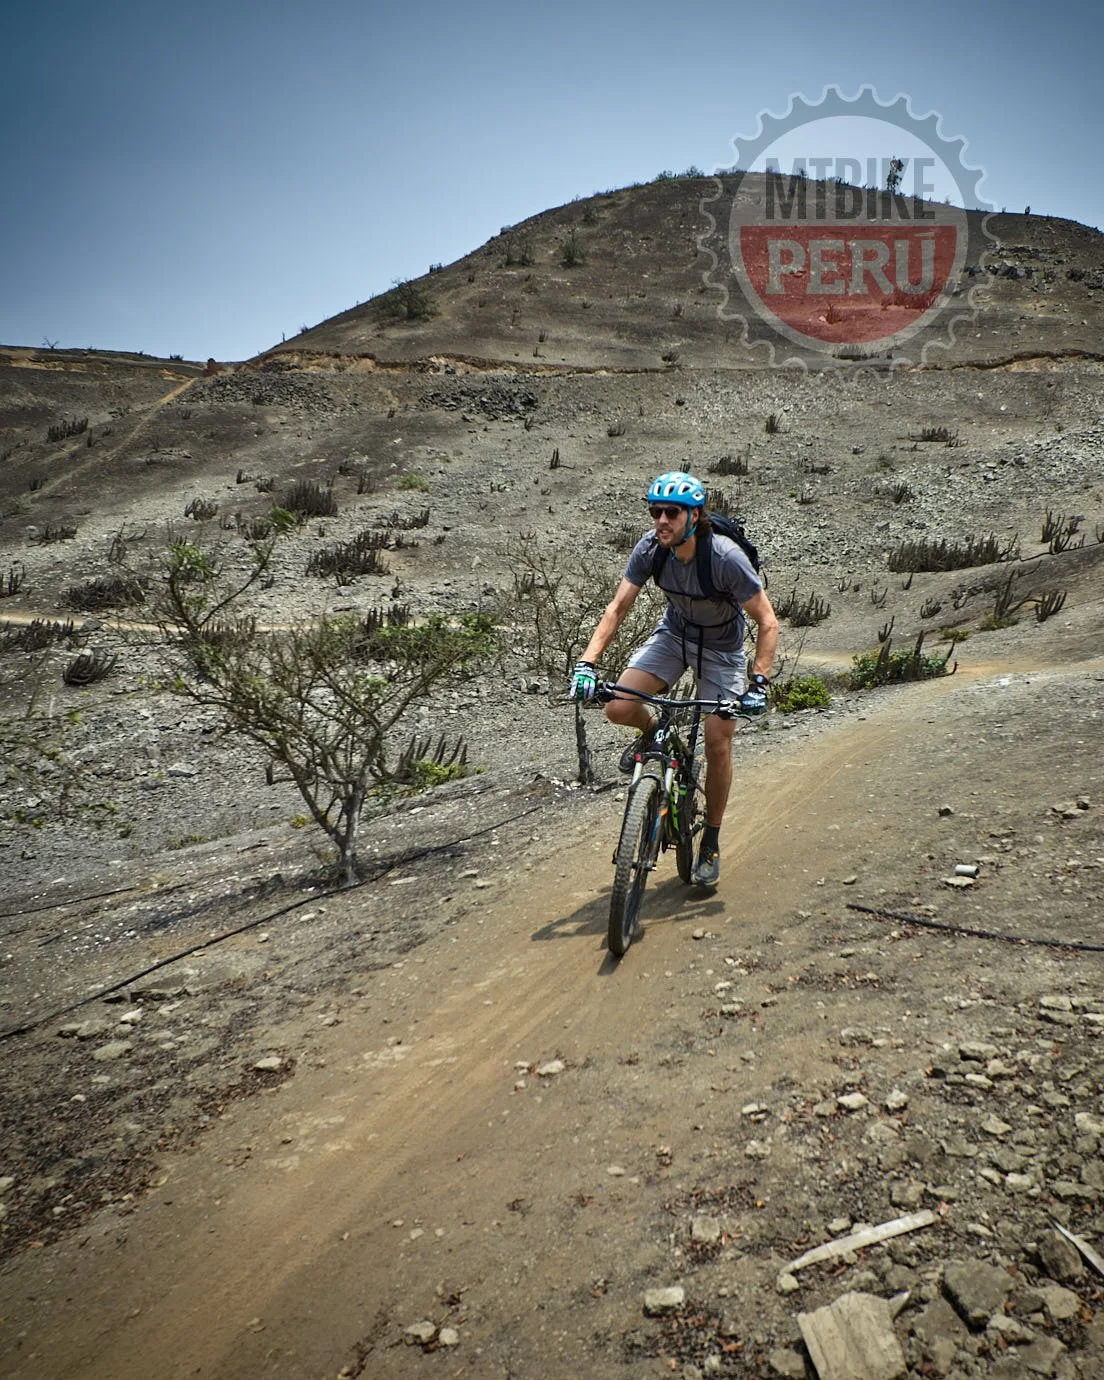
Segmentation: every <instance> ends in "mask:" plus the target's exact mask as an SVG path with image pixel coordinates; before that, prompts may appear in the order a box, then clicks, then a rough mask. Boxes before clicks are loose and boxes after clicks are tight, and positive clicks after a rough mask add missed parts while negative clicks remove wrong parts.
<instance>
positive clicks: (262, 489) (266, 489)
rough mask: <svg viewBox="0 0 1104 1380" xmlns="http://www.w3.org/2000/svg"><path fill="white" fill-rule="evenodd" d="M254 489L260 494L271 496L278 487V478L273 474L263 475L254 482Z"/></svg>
mask: <svg viewBox="0 0 1104 1380" xmlns="http://www.w3.org/2000/svg"><path fill="white" fill-rule="evenodd" d="M253 487H254V488H255V489H256V490H257V492H258V493H259V494H270V493H271V492H272V490H273V489H274V488H275V487H276V476H275V475H272V474H266V475H262V476H260V477H259V478H257V479H255V480H254V481H253Z"/></svg>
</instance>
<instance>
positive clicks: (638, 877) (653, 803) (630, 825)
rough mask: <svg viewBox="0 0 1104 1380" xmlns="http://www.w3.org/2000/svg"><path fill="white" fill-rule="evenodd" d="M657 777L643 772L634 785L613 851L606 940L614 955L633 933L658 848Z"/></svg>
mask: <svg viewBox="0 0 1104 1380" xmlns="http://www.w3.org/2000/svg"><path fill="white" fill-rule="evenodd" d="M659 798H660V787H659V781H658V780H657V779H656V778H655V777H654V776H650V775H649V776H642V777H641V778H640V780H639V781H637V783H636V785H635V786H633V788H632V791H631V793H630V795H629V801H628V804H627V805H626V806H625V819H624V822H623V823H622V825H621V838H620V839H619V840H618V843H617V852H616V853H615V854H614V859H613V861H614V874H613V891H612V892H611V893H610V911H609V930H608V935H607V941H608V944H609V951H610V953H611V954H613V956H614V958H620V957H621V956H622V954H624V953H625V951H626V950H627V949H628V947H629V945H630V944H631V943H632V941H633V935H634V934H635V933H636V918H637V915H638V914H639V912H640V902H641V899H642V897H643V895H644V886H645V884H646V882H647V880H648V871H649V868H650V866H651V864H652V863H653V862H654V861H655V857H656V853H657V851H658V842H659V838H658V832H659V826H660V819H659Z"/></svg>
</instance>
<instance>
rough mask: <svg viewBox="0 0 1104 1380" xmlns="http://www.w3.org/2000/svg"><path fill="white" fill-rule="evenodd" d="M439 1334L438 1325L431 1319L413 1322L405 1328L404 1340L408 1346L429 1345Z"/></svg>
mask: <svg viewBox="0 0 1104 1380" xmlns="http://www.w3.org/2000/svg"><path fill="white" fill-rule="evenodd" d="M436 1335H437V1326H436V1324H435V1323H431V1322H430V1321H429V1319H428V1318H427V1319H424V1320H423V1321H422V1322H416V1323H411V1324H410V1326H409V1327H407V1328H404V1330H403V1341H404V1342H405V1343H406V1344H407V1346H427V1345H428V1344H429V1343H430V1342H431V1341H433V1339H434V1337H436Z"/></svg>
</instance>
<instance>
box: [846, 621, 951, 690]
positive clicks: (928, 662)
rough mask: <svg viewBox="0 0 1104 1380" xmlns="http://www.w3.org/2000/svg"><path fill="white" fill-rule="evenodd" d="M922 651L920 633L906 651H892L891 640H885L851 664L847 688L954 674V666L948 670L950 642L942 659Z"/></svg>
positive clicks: (921, 636)
mask: <svg viewBox="0 0 1104 1380" xmlns="http://www.w3.org/2000/svg"><path fill="white" fill-rule="evenodd" d="M923 648H924V634H923V633H922V632H921V633H919V634H918V635H917V638H916V642H915V644H914V645H913V646H912V647H911V648H909V649H907V650H903V651H894V650H893V641H892V639H891V638H886V640H885V641H884V642H883V643H882V644H881V646H880V647H879V648H878V650H877V651H876V652H874V651H871V652H860V653H859V655H858V656H856V657H854V658H853V659H852V662H851V676H850V687H851V689H852V690H869V689H871V688H873V687H874V686H878V685H892V684H896V683H898V682H900V681H910V680H930V679H932V678H934V677H936V676H948V675H953V674H954V671H955V667H950V669H948V666H949V663H950V660H951V657H952V656H953V655H954V648H955V644H954V641H953V640H952V642H951V645H950V647H948V649H947V652H946V655H944V656H930V655H927V654H925V652H924V649H923Z"/></svg>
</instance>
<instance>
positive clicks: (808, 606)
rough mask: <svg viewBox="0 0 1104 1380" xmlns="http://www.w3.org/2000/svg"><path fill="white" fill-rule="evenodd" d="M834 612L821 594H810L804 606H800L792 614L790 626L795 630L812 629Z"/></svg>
mask: <svg viewBox="0 0 1104 1380" xmlns="http://www.w3.org/2000/svg"><path fill="white" fill-rule="evenodd" d="M831 612H832V605H831V604H829V603H828V602H827V600H825V599H822V598H821V597H820V595H819V594H810V595H809V597H808V599H806V600H805V602H804V603H803V604H798V605H797V606H796V607H795V608H794V610H793V612H792V613H791V614H790V625H791V627H794V628H812V627H815V626H816V624H817V623H823V622H824V620H825V619H826V618H827V617H828V616H829V614H830V613H831Z"/></svg>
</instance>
